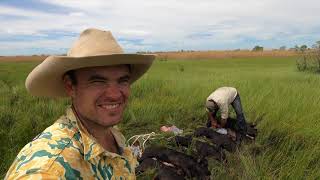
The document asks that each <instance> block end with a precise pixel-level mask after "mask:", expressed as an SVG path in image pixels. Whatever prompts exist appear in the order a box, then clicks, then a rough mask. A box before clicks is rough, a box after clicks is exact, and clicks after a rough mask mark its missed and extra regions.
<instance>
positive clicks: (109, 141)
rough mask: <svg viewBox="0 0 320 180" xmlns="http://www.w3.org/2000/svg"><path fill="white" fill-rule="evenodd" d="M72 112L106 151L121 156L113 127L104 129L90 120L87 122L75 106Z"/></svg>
mask: <svg viewBox="0 0 320 180" xmlns="http://www.w3.org/2000/svg"><path fill="white" fill-rule="evenodd" d="M72 110H73V112H74V114H75V115H76V117H77V118H78V120H79V121H80V123H81V124H82V125H83V127H84V128H85V129H86V130H87V132H88V133H89V134H91V135H92V136H93V137H94V138H95V139H96V140H97V142H98V143H99V144H100V145H101V146H102V147H103V148H104V149H105V150H107V151H109V152H113V153H117V154H119V153H118V145H117V142H116V140H115V138H114V136H113V133H112V131H111V127H103V126H101V125H99V124H97V123H95V122H92V121H90V120H85V119H84V118H83V117H81V116H80V114H79V113H77V110H76V108H75V107H74V106H72Z"/></svg>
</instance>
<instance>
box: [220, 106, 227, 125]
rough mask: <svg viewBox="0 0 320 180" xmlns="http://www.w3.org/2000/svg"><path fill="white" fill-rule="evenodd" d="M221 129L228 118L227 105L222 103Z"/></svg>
mask: <svg viewBox="0 0 320 180" xmlns="http://www.w3.org/2000/svg"><path fill="white" fill-rule="evenodd" d="M220 109H221V123H220V124H221V127H223V128H224V127H225V125H226V123H227V119H228V117H229V107H228V104H227V103H224V104H223V105H222V106H221V107H220Z"/></svg>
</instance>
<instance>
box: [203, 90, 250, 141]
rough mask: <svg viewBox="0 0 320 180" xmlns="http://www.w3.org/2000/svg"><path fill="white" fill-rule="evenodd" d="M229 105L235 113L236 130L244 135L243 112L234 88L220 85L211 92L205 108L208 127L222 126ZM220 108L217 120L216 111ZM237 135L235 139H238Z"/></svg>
mask: <svg viewBox="0 0 320 180" xmlns="http://www.w3.org/2000/svg"><path fill="white" fill-rule="evenodd" d="M229 105H231V106H232V107H233V109H234V110H235V112H236V115H237V128H238V129H237V131H238V133H240V135H242V136H245V135H246V132H247V124H246V120H245V117H244V114H243V110H242V105H241V100H240V95H239V93H238V91H237V89H236V88H233V87H220V88H218V89H216V90H215V91H214V92H212V93H211V94H210V95H209V97H208V98H207V101H206V109H207V112H208V124H207V126H208V127H218V128H220V127H221V128H224V127H225V125H226V123H227V119H228V117H229ZM219 110H220V114H221V118H220V119H221V120H220V123H218V121H217V112H218V111H219ZM240 138H241V137H240V136H237V140H240Z"/></svg>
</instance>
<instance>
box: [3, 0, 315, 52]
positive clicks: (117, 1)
mask: <svg viewBox="0 0 320 180" xmlns="http://www.w3.org/2000/svg"><path fill="white" fill-rule="evenodd" d="M39 1H41V2H45V3H48V4H51V5H55V6H58V7H60V8H63V9H64V11H65V12H67V13H55V14H54V13H47V12H43V11H35V10H26V9H21V8H15V7H9V6H3V5H1V4H0V17H1V16H8V15H10V16H19V17H22V18H18V19H16V20H15V19H10V20H3V19H1V21H0V36H1V35H6V36H8V35H13V34H17V35H37V36H41V35H42V36H43V37H45V36H46V34H45V33H43V32H50V31H63V32H70V33H79V32H80V31H82V30H83V29H85V28H88V27H96V28H101V29H109V30H111V31H112V32H113V34H114V35H115V36H116V38H126V39H130V38H132V39H136V38H140V39H143V41H142V42H141V43H143V44H134V42H122V43H124V44H122V45H123V46H124V48H125V49H127V50H128V49H129V50H132V51H133V50H134V49H136V50H141V48H147V49H148V50H157V48H158V49H167V50H170V48H171V49H192V48H194V49H210V47H213V48H219V49H223V48H225V47H228V45H230V47H233V46H235V45H238V46H240V47H238V48H242V47H241V45H243V46H249V45H251V44H250V43H249V44H241V43H243V42H242V40H243V39H245V38H250V39H253V40H254V39H257V41H260V42H262V43H263V42H264V41H268V40H272V39H281V40H283V45H286V44H290V43H292V42H295V41H298V40H299V41H301V40H303V37H305V36H310V34H311V35H312V36H318V37H319V35H320V33H317V32H316V31H315V30H316V29H318V28H319V27H320V22H319V21H318V17H319V16H320V11H319V9H320V1H316V0H305V1H300V0H260V1H257V0H241V1H234V0H200V1H195V0H184V1H178V0H162V1H158V0H148V1H145V0H136V1H130V0H109V1H104V0H91V1H86V0H77V1H70V0H39ZM202 35H204V36H202ZM280 35H281V36H280ZM315 38H316V37H315ZM68 40H69V41H71V39H68ZM316 40H318V39H315V40H314V41H316ZM39 41H41V40H39ZM43 41H46V40H43ZM52 41H55V40H54V39H53V40H52ZM69 41H66V42H64V43H65V44H63V46H64V47H70V45H71V42H69ZM16 43H17V42H16ZM252 43H254V42H252ZM278 43H279V42H278ZM40 45H45V43H44V44H42V43H39V45H38V46H39V47H40ZM60 45H62V44H60ZM277 45H278V44H276V45H275V46H277ZM17 46H22V45H21V44H17ZM12 48H14V47H12ZM53 48H54V47H53ZM57 48H60V47H57Z"/></svg>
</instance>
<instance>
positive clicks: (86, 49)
mask: <svg viewBox="0 0 320 180" xmlns="http://www.w3.org/2000/svg"><path fill="white" fill-rule="evenodd" d="M154 58H155V56H154V55H151V54H125V53H124V52H123V50H122V48H121V47H120V45H119V44H118V43H117V41H116V40H115V38H114V37H113V36H112V34H111V32H110V31H102V30H98V29H87V30H85V31H83V32H82V33H81V34H80V38H79V39H78V40H77V41H76V42H75V43H74V44H73V46H72V48H71V49H70V50H69V51H68V53H67V55H66V56H49V57H47V58H46V59H45V60H44V61H43V62H42V63H41V64H39V65H38V66H37V67H35V68H34V69H33V70H32V72H31V73H30V74H29V75H28V77H27V79H26V82H25V85H26V88H27V90H28V92H29V93H31V94H32V95H34V96H46V97H64V96H67V95H66V92H65V90H64V84H63V75H64V74H65V73H66V72H68V71H70V70H74V69H79V68H85V67H95V66H112V65H120V64H128V65H130V68H131V79H130V82H131V83H133V82H134V81H136V80H137V79H139V78H140V77H141V76H142V75H143V74H144V73H145V72H146V71H147V70H148V69H149V67H150V66H151V64H152V62H153V60H154Z"/></svg>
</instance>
